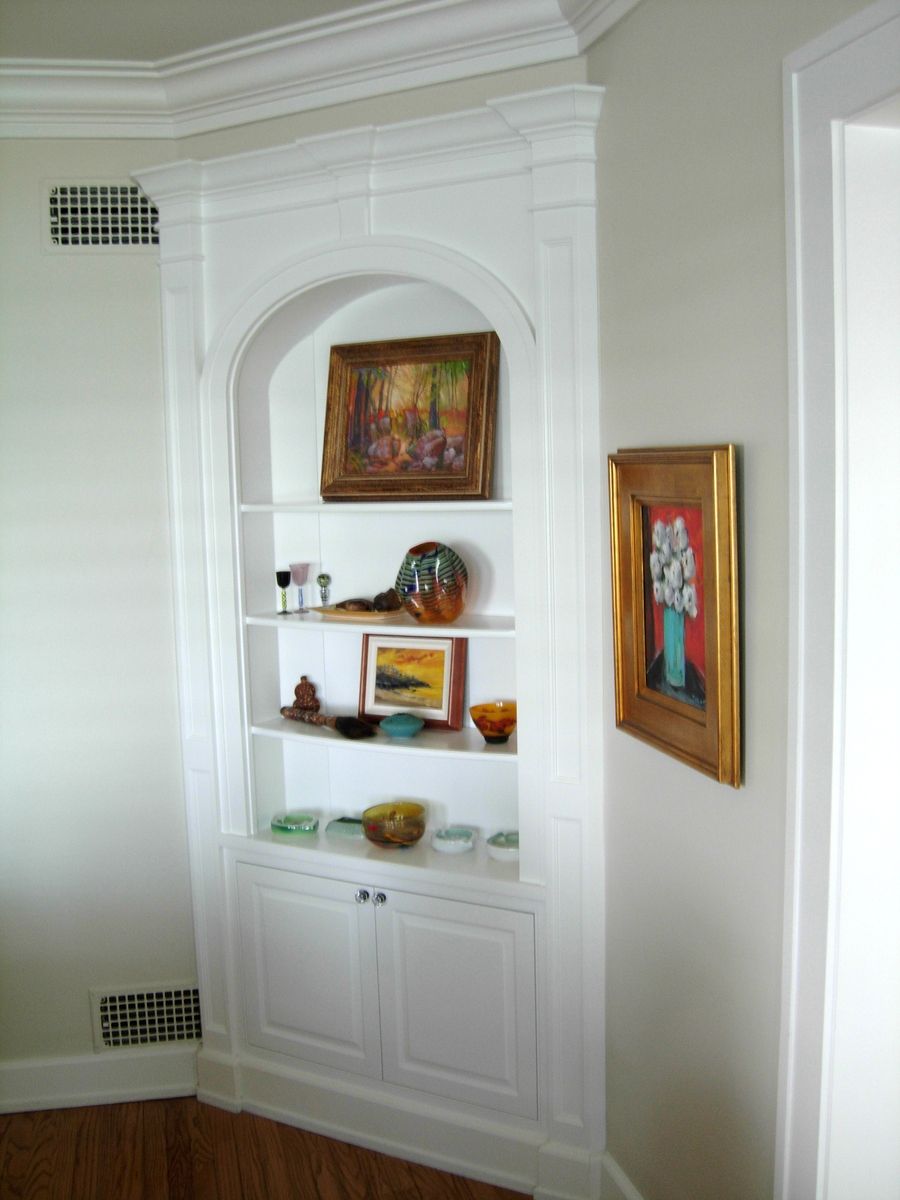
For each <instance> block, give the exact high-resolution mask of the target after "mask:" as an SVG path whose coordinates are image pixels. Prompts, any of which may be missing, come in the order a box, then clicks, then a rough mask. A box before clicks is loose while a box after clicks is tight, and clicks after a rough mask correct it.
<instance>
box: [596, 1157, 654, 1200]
mask: <svg viewBox="0 0 900 1200" xmlns="http://www.w3.org/2000/svg"><path fill="white" fill-rule="evenodd" d="M600 1196H601V1200H644V1198H643V1196H642V1195H641V1193H640V1192H639V1191H638V1190H637V1188H636V1187H635V1186H634V1184H633V1183H632V1182H631V1180H630V1179H629V1178H628V1176H627V1175H626V1174H625V1172H624V1171H623V1170H622V1168H621V1167H620V1166H619V1164H618V1163H617V1162H616V1160H615V1159H614V1158H613V1156H612V1155H611V1154H604V1155H603V1162H602V1174H601V1185H600Z"/></svg>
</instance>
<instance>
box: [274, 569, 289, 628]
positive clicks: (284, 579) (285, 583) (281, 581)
mask: <svg viewBox="0 0 900 1200" xmlns="http://www.w3.org/2000/svg"><path fill="white" fill-rule="evenodd" d="M275 582H276V583H277V584H278V586H279V587H280V588H281V608H280V609H279V611H278V615H279V617H286V616H287V615H288V606H287V590H288V588H289V587H290V584H291V573H290V571H276V572H275Z"/></svg>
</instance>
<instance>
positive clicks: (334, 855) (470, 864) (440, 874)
mask: <svg viewBox="0 0 900 1200" xmlns="http://www.w3.org/2000/svg"><path fill="white" fill-rule="evenodd" d="M485 818H486V820H485V822H484V832H485V834H486V835H489V834H490V832H492V831H493V829H494V826H493V824H492V823H491V820H490V813H489V812H486V813H485ZM329 819H330V818H325V819H324V820H323V825H322V827H320V829H319V831H318V833H316V834H311V835H309V834H303V835H293V834H273V833H270V832H269V831H264V832H260V833H257V834H255V835H254V836H252V837H249V838H245V837H241V836H240V835H236V834H225V835H223V837H222V843H223V844H224V845H225V846H228V847H229V848H230V849H232V850H236V851H238V853H240V852H241V851H243V852H245V853H246V851H248V850H251V849H253V850H259V851H264V852H265V853H266V855H267V857H270V856H271V857H273V858H277V859H283V860H285V861H286V862H287V863H289V864H290V865H292V866H296V867H299V868H300V869H301V870H311V871H313V872H319V873H321V872H323V871H328V872H329V873H332V872H334V873H335V874H345V873H346V872H348V871H351V872H353V878H360V879H365V880H366V881H367V882H373V883H374V882H378V881H384V882H385V884H386V886H391V885H395V884H396V883H398V882H400V881H401V880H402V879H403V877H406V878H408V879H409V882H410V883H418V884H419V885H420V886H421V885H422V884H423V883H427V886H429V887H432V888H433V887H436V886H438V887H440V886H444V887H447V888H457V887H459V886H460V885H464V886H465V887H467V888H469V887H471V885H472V884H473V883H478V884H479V885H480V886H483V887H485V889H486V890H490V891H491V892H494V893H496V894H499V895H503V894H507V895H510V896H515V897H516V899H517V900H519V901H521V900H522V899H524V898H526V897H533V898H534V899H536V900H541V899H543V889H542V888H540V887H537V886H535V885H529V884H523V883H521V882H520V881H519V864H518V863H517V862H497V861H496V860H495V859H492V858H490V857H488V853H487V848H486V846H485V843H484V837H479V839H478V841H477V842H476V845H475V848H474V849H473V850H471V851H469V852H468V853H466V854H441V853H439V852H438V851H437V850H433V849H432V847H431V829H430V827H429V828H426V830H425V836H424V837H423V838H422V840H421V841H420V842H418V843H417V844H416V845H415V846H407V847H404V848H402V849H401V848H399V847H398V848H396V849H394V848H385V847H381V846H374V845H373V844H372V843H371V842H369V841H366V839H365V838H361V839H356V838H346V837H344V838H341V837H334V836H332V835H329V834H327V833H326V832H325V830H324V825H327V823H328V820H329ZM361 870H362V871H364V872H369V873H370V874H364V875H359V872H360V871H361ZM385 871H389V872H390V873H391V874H390V876H387V875H386V874H385ZM395 872H396V873H397V874H395Z"/></svg>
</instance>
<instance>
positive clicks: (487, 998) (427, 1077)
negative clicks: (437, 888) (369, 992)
mask: <svg viewBox="0 0 900 1200" xmlns="http://www.w3.org/2000/svg"><path fill="white" fill-rule="evenodd" d="M377 930H378V959H379V988H380V994H381V1015H382V1058H383V1063H384V1078H385V1079H386V1080H388V1081H389V1082H391V1083H400V1084H405V1085H406V1086H408V1087H415V1088H419V1089H421V1090H423V1091H427V1092H432V1093H436V1094H437V1095H441V1096H448V1097H450V1098H452V1099H456V1100H464V1101H470V1102H474V1103H477V1104H482V1105H486V1106H488V1107H490V1108H496V1109H500V1110H502V1111H504V1112H510V1113H516V1114H519V1115H522V1116H528V1117H534V1116H536V1115H537V1052H536V1050H537V1048H536V1031H535V986H534V920H533V918H532V917H531V915H530V914H528V913H517V912H509V911H507V910H505V909H494V908H489V907H486V906H482V905H476V904H463V903H458V902H455V901H443V900H441V901H437V900H430V899H427V898H425V897H421V896H410V895H405V894H403V893H397V892H391V893H389V895H388V899H387V903H386V904H385V905H384V907H383V908H380V909H379V910H378V914H377Z"/></svg>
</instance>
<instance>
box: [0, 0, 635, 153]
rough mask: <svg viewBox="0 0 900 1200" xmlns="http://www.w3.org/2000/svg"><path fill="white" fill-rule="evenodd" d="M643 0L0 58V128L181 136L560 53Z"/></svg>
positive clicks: (10, 133)
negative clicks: (148, 50)
mask: <svg viewBox="0 0 900 1200" xmlns="http://www.w3.org/2000/svg"><path fill="white" fill-rule="evenodd" d="M639 2H640V0H587V2H585V0H400V2H399V3H396V4H393V5H390V6H385V5H374V6H371V7H370V6H368V5H367V6H366V7H365V8H364V9H356V10H350V11H348V12H345V13H343V14H341V15H339V16H337V17H329V18H317V19H314V20H308V21H303V22H300V23H298V24H296V25H292V26H288V27H286V28H283V29H280V30H275V31H271V32H268V33H264V34H256V35H254V36H251V37H246V38H240V39H237V40H235V41H232V42H227V43H223V44H221V45H218V46H213V47H209V48H207V49H205V50H201V51H196V52H193V53H191V54H184V55H179V56H176V57H173V58H167V59H162V60H160V61H159V62H155V63H153V62H99V61H89V60H66V59H0V137H8V138H40V137H53V138H67V137H79V138H84V137H91V138H181V137H187V136H190V135H192V134H198V133H208V132H210V131H212V130H216V129H225V128H228V127H230V126H235V125H243V124H247V123H249V122H252V121H263V120H267V119H269V118H272V117H282V116H287V115H290V114H292V113H297V112H305V111H307V110H310V109H315V108H323V107H325V106H327V105H331V104H343V103H347V102H348V101H351V100H361V99H365V98H368V97H371V96H377V95H383V94H384V93H387V92H395V91H406V90H408V89H410V88H416V87H423V86H426V85H428V84H434V83H446V82H450V81H454V80H459V79H468V78H471V77H473V76H476V75H484V74H487V73H489V72H492V71H507V70H511V69H513V68H515V67H527V66H534V65H536V64H539V63H547V62H555V61H561V60H565V59H571V58H575V57H577V56H578V55H579V54H581V53H582V52H583V51H584V50H585V49H586V48H587V47H588V46H589V45H591V43H592V42H594V41H596V40H597V38H599V37H601V36H602V35H603V34H604V33H605V32H606V31H607V30H608V29H609V28H610V27H611V26H612V25H614V24H615V23H616V21H618V20H620V19H621V18H622V17H623V16H625V15H626V13H628V12H630V11H631V9H632V8H634V7H635V6H636V5H637V4H638V3H639Z"/></svg>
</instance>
